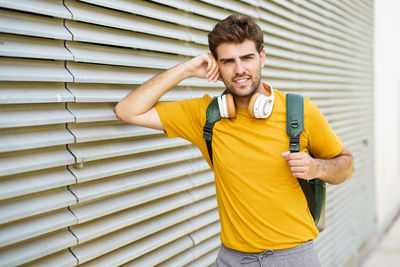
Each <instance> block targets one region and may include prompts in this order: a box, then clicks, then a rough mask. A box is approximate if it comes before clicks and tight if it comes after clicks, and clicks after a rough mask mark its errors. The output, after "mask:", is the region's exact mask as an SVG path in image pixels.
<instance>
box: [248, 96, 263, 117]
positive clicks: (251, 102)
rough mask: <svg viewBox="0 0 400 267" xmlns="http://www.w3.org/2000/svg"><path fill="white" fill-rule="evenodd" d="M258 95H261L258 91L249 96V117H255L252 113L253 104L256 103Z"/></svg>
mask: <svg viewBox="0 0 400 267" xmlns="http://www.w3.org/2000/svg"><path fill="white" fill-rule="evenodd" d="M260 95H261V94H260V93H255V94H254V95H253V96H252V97H251V98H250V102H249V107H248V111H249V115H250V117H252V118H255V117H256V116H255V115H254V104H255V103H256V99H257V97H259V96H260Z"/></svg>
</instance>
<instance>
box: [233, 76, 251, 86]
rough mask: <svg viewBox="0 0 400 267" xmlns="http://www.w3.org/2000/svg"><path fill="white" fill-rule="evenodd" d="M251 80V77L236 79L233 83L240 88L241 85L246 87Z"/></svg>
mask: <svg viewBox="0 0 400 267" xmlns="http://www.w3.org/2000/svg"><path fill="white" fill-rule="evenodd" d="M249 80H250V77H245V78H242V77H241V78H238V79H234V80H233V82H234V83H235V84H237V85H239V86H241V85H246V84H247V81H249Z"/></svg>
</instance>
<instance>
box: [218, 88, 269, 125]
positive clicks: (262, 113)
mask: <svg viewBox="0 0 400 267" xmlns="http://www.w3.org/2000/svg"><path fill="white" fill-rule="evenodd" d="M269 88H270V91H271V94H270V95H269V96H266V95H264V94H260V93H255V94H254V95H253V96H252V97H251V98H250V102H249V107H248V112H249V115H250V117H252V118H255V119H266V118H268V117H269V116H270V115H271V112H272V107H273V106H274V89H273V88H272V87H271V86H270V87H269ZM217 100H218V107H219V113H220V115H221V118H235V117H236V109H235V102H234V100H233V95H232V94H230V93H229V91H228V89H226V90H225V91H224V92H223V93H222V95H220V96H218V97H217Z"/></svg>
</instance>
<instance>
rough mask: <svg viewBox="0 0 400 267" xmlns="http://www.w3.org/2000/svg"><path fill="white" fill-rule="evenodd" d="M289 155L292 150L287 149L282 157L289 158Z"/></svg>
mask: <svg viewBox="0 0 400 267" xmlns="http://www.w3.org/2000/svg"><path fill="white" fill-rule="evenodd" d="M289 155H290V151H285V152H283V153H282V154H281V157H282V158H285V159H286V160H288V157H289Z"/></svg>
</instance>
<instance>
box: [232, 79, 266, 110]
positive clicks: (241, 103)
mask: <svg viewBox="0 0 400 267" xmlns="http://www.w3.org/2000/svg"><path fill="white" fill-rule="evenodd" d="M265 91H266V89H265V88H264V83H263V82H262V81H261V82H260V85H259V86H258V88H257V90H256V91H255V92H254V94H255V93H260V94H265ZM254 94H252V95H250V96H233V97H234V99H235V106H236V107H237V108H248V106H249V103H250V99H251V97H252V96H253V95H254Z"/></svg>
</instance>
